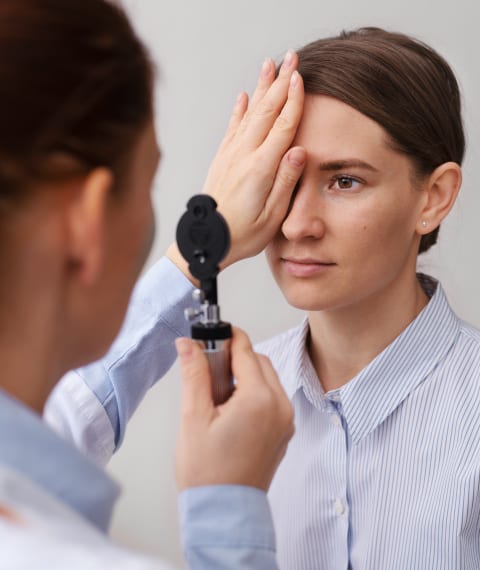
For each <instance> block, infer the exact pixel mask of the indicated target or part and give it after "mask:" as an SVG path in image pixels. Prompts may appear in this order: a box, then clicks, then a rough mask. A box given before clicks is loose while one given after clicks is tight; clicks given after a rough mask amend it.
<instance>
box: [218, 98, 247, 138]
mask: <svg viewBox="0 0 480 570" xmlns="http://www.w3.org/2000/svg"><path fill="white" fill-rule="evenodd" d="M247 108H248V95H247V94H246V93H245V92H244V91H242V92H241V93H240V94H239V95H238V97H237V100H236V102H235V106H234V107H233V111H232V116H231V117H230V122H229V123H228V127H227V131H226V133H225V136H224V137H223V141H222V143H221V144H220V149H222V148H223V147H224V146H226V145H227V144H228V143H229V141H230V140H231V138H232V137H233V136H234V135H235V133H236V132H237V129H238V126H239V125H240V123H241V122H242V119H243V117H244V116H245V113H246V111H247Z"/></svg>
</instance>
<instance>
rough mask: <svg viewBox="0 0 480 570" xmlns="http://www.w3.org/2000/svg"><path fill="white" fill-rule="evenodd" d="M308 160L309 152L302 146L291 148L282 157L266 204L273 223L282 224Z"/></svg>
mask: <svg viewBox="0 0 480 570" xmlns="http://www.w3.org/2000/svg"><path fill="white" fill-rule="evenodd" d="M306 160H307V153H306V151H305V149H304V148H302V147H300V146H296V147H293V148H291V149H290V150H289V151H288V152H287V153H286V154H285V156H284V157H283V158H282V161H281V162H280V166H279V167H278V170H277V174H276V176H275V181H274V183H273V187H272V190H271V192H270V194H269V196H268V197H267V200H266V205H265V206H266V207H265V210H266V211H267V212H268V216H269V219H270V220H271V221H272V223H275V224H276V223H278V224H280V223H281V222H282V221H283V219H284V218H285V216H286V215H287V211H288V207H289V205H290V201H291V199H292V194H293V191H294V190H295V186H296V185H297V183H298V181H299V179H300V177H301V176H302V173H303V169H304V168H305V163H306Z"/></svg>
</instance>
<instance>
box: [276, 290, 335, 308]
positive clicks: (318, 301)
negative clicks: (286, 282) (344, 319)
mask: <svg viewBox="0 0 480 570" xmlns="http://www.w3.org/2000/svg"><path fill="white" fill-rule="evenodd" d="M282 293H283V296H284V297H285V299H286V301H287V303H288V304H289V305H290V306H291V307H295V308H296V309H300V310H302V311H308V312H310V311H325V310H327V309H331V308H333V307H334V306H335V305H336V303H335V301H334V300H333V299H328V298H327V297H326V296H325V295H319V292H318V291H316V292H314V293H310V294H307V293H305V292H302V291H295V292H291V291H285V290H282Z"/></svg>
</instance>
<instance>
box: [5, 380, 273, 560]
mask: <svg viewBox="0 0 480 570" xmlns="http://www.w3.org/2000/svg"><path fill="white" fill-rule="evenodd" d="M0 467H2V468H7V469H8V470H9V472H12V473H17V474H18V479H23V478H24V479H25V480H27V481H31V482H32V484H33V485H34V486H35V487H36V488H38V489H39V491H40V493H44V494H45V495H49V496H51V497H52V499H53V500H55V501H56V502H57V503H58V504H61V505H65V506H66V507H67V509H66V510H65V513H66V516H65V519H64V522H63V523H61V524H62V525H63V527H66V526H68V525H72V532H73V528H74V527H73V523H72V521H71V519H70V515H69V513H70V511H71V512H73V513H77V514H78V515H80V516H81V517H83V518H84V519H85V523H86V524H85V527H87V531H88V525H91V527H92V531H95V530H100V531H103V532H105V531H106V529H107V527H108V524H109V520H110V516H111V513H112V510H113V506H114V504H115V501H116V499H117V497H118V494H119V487H118V485H117V484H116V483H115V482H114V481H113V480H112V479H111V478H110V477H109V476H108V475H107V474H106V473H105V472H104V471H103V469H101V468H100V467H98V466H97V465H95V464H94V463H93V462H91V461H90V460H89V459H88V458H87V457H86V456H85V455H84V454H82V453H80V452H79V451H77V450H76V449H75V448H74V447H73V446H71V445H70V444H68V443H67V442H65V441H64V440H63V439H62V438H60V437H59V436H58V435H57V434H55V433H54V432H53V431H52V430H51V429H50V428H49V427H48V426H47V425H46V424H45V423H44V422H43V421H42V420H41V418H40V417H38V416H37V415H36V414H35V413H33V412H32V411H31V410H29V409H28V408H26V407H25V406H23V405H22V404H21V403H20V402H18V401H17V400H15V399H13V398H11V397H10V396H9V395H8V394H6V393H5V392H3V391H1V390H0ZM12 493H14V495H15V496H16V497H15V498H16V502H17V503H18V498H19V497H18V495H20V494H21V493H22V491H21V489H20V490H18V488H17V484H15V485H12ZM14 495H12V497H11V498H12V499H13V498H14ZM27 495H28V497H36V495H35V494H33V495H32V491H31V489H30V488H29V487H27V486H26V487H25V500H27ZM39 497H40V499H41V497H42V495H41V494H39ZM1 499H2V500H0V504H1V503H2V501H6V504H7V505H8V504H9V499H10V497H9V494H8V484H7V489H6V491H5V490H3V491H2V493H1ZM42 502H43V500H42V499H41V500H40V501H39V503H42ZM30 507H31V508H32V509H33V510H35V509H36V508H37V505H35V504H32V505H30ZM179 507H180V526H181V532H182V542H183V547H184V554H185V558H186V560H187V562H188V564H189V568H191V569H192V570H197V569H198V570H207V569H208V570H214V569H215V568H218V569H220V568H222V569H232V570H242V569H245V570H247V569H265V570H275V569H276V568H277V565H276V562H275V536H274V532H273V525H272V519H271V514H270V509H269V506H268V503H267V500H266V496H265V493H264V492H263V491H260V490H258V489H254V488H250V487H243V486H240V485H217V486H209V487H197V488H192V489H187V490H185V491H183V492H182V493H181V494H180V498H179ZM37 514H40V515H41V513H37ZM45 515H46V516H45V521H48V518H49V516H50V515H49V513H47V512H46V513H45ZM0 518H1V517H0ZM21 518H23V517H21ZM73 522H75V521H74V519H73ZM22 527H23V525H22V526H21V527H20V530H22ZM67 530H68V529H66V528H62V532H67ZM82 532H84V531H83V530H82ZM17 536H18V533H17ZM28 536H29V535H25V539H27V538H28ZM51 538H54V537H52V536H49V535H48V534H45V541H46V544H48V541H49V540H50V539H51ZM25 539H23V540H25ZM78 539H79V541H80V535H79V537H78ZM0 543H2V528H1V526H0ZM27 544H28V543H27ZM80 544H81V543H80V542H79V545H80ZM96 544H98V540H96ZM105 544H106V545H107V546H108V541H107V538H106V537H105ZM59 546H60V545H59ZM24 554H25V564H23V563H22V561H23V555H22V553H19V552H18V551H17V552H14V553H11V552H8V549H5V548H3V547H2V548H0V568H2V569H3V568H10V566H9V561H10V562H11V563H12V564H13V562H12V560H13V558H12V555H14V560H15V568H25V570H27V568H30V567H31V565H30V563H27V562H26V559H27V558H28V560H29V561H31V557H30V555H31V553H30V552H25V553H24ZM73 554H75V560H76V561H79V562H81V552H80V553H79V552H78V551H75V552H73V551H72V555H73ZM5 556H8V560H7V559H5ZM39 556H40V553H38V554H37V556H36V558H37V561H38V562H39V564H40V560H41V557H40V558H39ZM79 556H80V559H79V558H78V557H79ZM88 556H89V558H88V561H89V563H92V564H93V562H94V560H93V559H92V558H91V557H92V552H89V554H88ZM128 556H129V555H128V553H125V557H126V558H127V559H128ZM93 558H95V557H93ZM54 560H56V559H55V558H54ZM72 563H73V560H72ZM38 567H39V568H43V567H44V566H42V565H41V564H40V566H38ZM89 567H90V566H89ZM99 567H101V565H100V566H99ZM129 567H130V566H129ZM139 567H142V568H143V566H139ZM149 567H150V566H149ZM92 568H97V566H96V565H94V566H92Z"/></svg>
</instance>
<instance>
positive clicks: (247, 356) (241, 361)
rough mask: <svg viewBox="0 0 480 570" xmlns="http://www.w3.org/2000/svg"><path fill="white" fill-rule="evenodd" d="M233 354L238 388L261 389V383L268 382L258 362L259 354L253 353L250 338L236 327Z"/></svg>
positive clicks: (233, 366) (233, 365) (233, 368)
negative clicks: (254, 387) (251, 387)
mask: <svg viewBox="0 0 480 570" xmlns="http://www.w3.org/2000/svg"><path fill="white" fill-rule="evenodd" d="M231 353H232V372H233V376H234V377H235V379H236V381H237V388H239V387H241V386H252V385H256V386H257V387H258V388H260V387H261V383H265V382H266V380H265V378H264V377H263V371H262V367H261V365H260V363H259V361H258V357H257V354H255V352H253V348H252V345H251V343H250V340H249V338H248V336H247V335H246V334H245V333H244V332H243V331H242V330H240V329H237V328H235V327H234V333H233V339H232V345H231Z"/></svg>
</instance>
